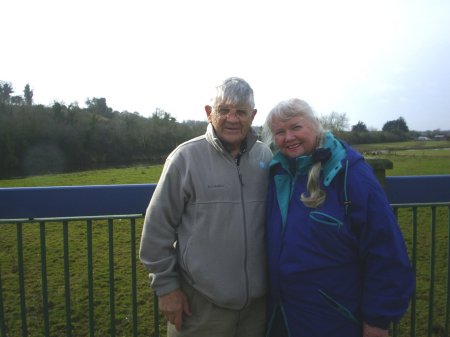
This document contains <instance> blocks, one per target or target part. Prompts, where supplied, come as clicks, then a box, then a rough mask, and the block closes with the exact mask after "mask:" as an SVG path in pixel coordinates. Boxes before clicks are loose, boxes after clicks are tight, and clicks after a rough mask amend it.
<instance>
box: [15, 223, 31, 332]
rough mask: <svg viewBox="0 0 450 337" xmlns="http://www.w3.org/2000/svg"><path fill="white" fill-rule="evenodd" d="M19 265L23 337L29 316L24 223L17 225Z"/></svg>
mask: <svg viewBox="0 0 450 337" xmlns="http://www.w3.org/2000/svg"><path fill="white" fill-rule="evenodd" d="M16 229H17V264H18V267H19V292H20V315H21V319H22V337H27V336H28V327H27V315H26V311H27V308H26V304H25V276H24V266H23V240H22V238H23V236H22V223H20V222H18V223H17V227H16Z"/></svg>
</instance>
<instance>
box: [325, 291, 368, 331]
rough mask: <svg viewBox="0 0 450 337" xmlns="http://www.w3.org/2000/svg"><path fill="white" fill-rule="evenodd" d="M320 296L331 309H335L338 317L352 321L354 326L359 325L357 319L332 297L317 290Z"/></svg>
mask: <svg viewBox="0 0 450 337" xmlns="http://www.w3.org/2000/svg"><path fill="white" fill-rule="evenodd" d="M319 294H320V296H321V297H322V298H323V299H324V300H325V302H326V303H327V304H328V305H329V306H331V307H332V308H333V309H335V310H336V311H337V312H338V313H339V314H340V315H342V316H343V317H345V318H347V319H348V320H350V321H352V322H353V323H355V324H360V322H359V321H358V319H357V318H356V317H355V316H354V315H353V314H352V312H351V311H350V310H349V309H348V308H346V307H345V306H344V305H342V304H340V303H339V302H338V301H336V300H335V299H334V298H333V297H331V296H330V295H328V294H327V293H325V292H324V291H322V290H321V289H319Z"/></svg>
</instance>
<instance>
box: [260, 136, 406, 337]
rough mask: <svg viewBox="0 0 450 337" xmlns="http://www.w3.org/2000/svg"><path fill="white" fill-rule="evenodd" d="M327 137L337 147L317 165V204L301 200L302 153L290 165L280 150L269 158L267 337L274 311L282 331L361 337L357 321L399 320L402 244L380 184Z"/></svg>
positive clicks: (382, 323) (305, 336) (384, 323)
mask: <svg viewBox="0 0 450 337" xmlns="http://www.w3.org/2000/svg"><path fill="white" fill-rule="evenodd" d="M328 136H329V138H330V137H331V139H332V140H333V141H334V142H335V145H336V146H334V147H332V157H331V159H330V160H329V161H328V163H327V164H326V165H324V166H323V171H322V178H323V179H322V188H323V189H324V190H325V192H326V200H325V202H324V203H323V204H322V205H321V206H319V207H318V208H315V209H313V208H308V207H306V206H305V205H304V204H303V203H302V202H301V201H300V196H301V194H302V193H306V182H307V172H308V170H309V167H310V164H311V163H310V159H309V157H308V158H306V162H307V163H306V165H305V163H304V162H305V158H303V159H302V158H299V159H297V160H296V162H295V163H294V164H295V167H294V169H292V168H291V169H290V168H289V164H290V163H289V160H288V159H286V158H285V157H283V156H282V155H281V153H278V154H277V155H275V157H274V159H273V161H272V163H271V176H270V183H269V194H268V204H267V232H266V235H267V237H266V240H267V249H268V264H269V280H270V295H269V301H268V302H269V305H268V310H269V314H268V317H269V321H268V334H267V336H277V333H276V331H275V332H274V331H272V329H273V328H274V326H273V319H274V316H275V312H276V311H277V310H279V312H280V313H281V317H282V321H283V322H284V324H285V327H286V329H287V333H288V336H289V337H315V336H317V337H326V336H342V337H360V336H361V333H362V323H363V322H366V323H368V324H369V325H371V326H377V327H380V328H388V327H389V325H390V323H391V322H396V321H398V320H399V319H400V318H401V316H402V315H403V314H404V312H405V311H406V309H407V307H408V304H409V300H410V297H411V295H412V292H413V288H414V276H413V272H412V268H411V264H410V261H409V258H408V255H407V250H406V246H405V242H404V240H403V237H402V234H401V232H400V230H399V226H398V224H397V221H396V219H395V216H394V214H393V211H392V209H391V206H390V205H389V203H388V200H387V198H386V195H385V193H384V191H383V188H382V187H381V185H380V184H379V182H378V180H377V179H376V178H375V176H374V174H373V171H372V168H371V167H370V166H369V165H368V164H367V163H366V162H365V160H364V158H363V157H362V156H361V155H360V154H359V153H357V152H356V151H355V150H353V149H352V148H351V147H349V146H348V145H346V144H345V143H343V142H339V141H337V140H336V139H335V138H334V137H333V136H331V135H328ZM302 160H303V162H302ZM330 165H331V166H330ZM291 172H292V173H291ZM278 328H279V327H278Z"/></svg>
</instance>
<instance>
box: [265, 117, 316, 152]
mask: <svg viewBox="0 0 450 337" xmlns="http://www.w3.org/2000/svg"><path fill="white" fill-rule="evenodd" d="M272 125H273V128H272V133H273V137H274V140H275V144H276V145H277V147H278V149H279V150H280V151H281V153H283V154H284V155H285V156H286V157H289V158H296V157H299V156H303V155H308V154H311V153H312V152H313V151H314V150H315V148H316V146H317V131H316V130H315V128H314V125H313V124H312V123H311V122H310V121H308V120H307V119H306V118H304V117H301V116H296V117H291V118H290V119H289V120H287V121H283V120H280V119H278V118H275V117H274V118H273V119H272Z"/></svg>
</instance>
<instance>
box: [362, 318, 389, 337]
mask: <svg viewBox="0 0 450 337" xmlns="http://www.w3.org/2000/svg"><path fill="white" fill-rule="evenodd" d="M363 337H389V330H384V329H381V328H377V327H375V326H370V325H368V324H367V323H366V322H364V324H363Z"/></svg>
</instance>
